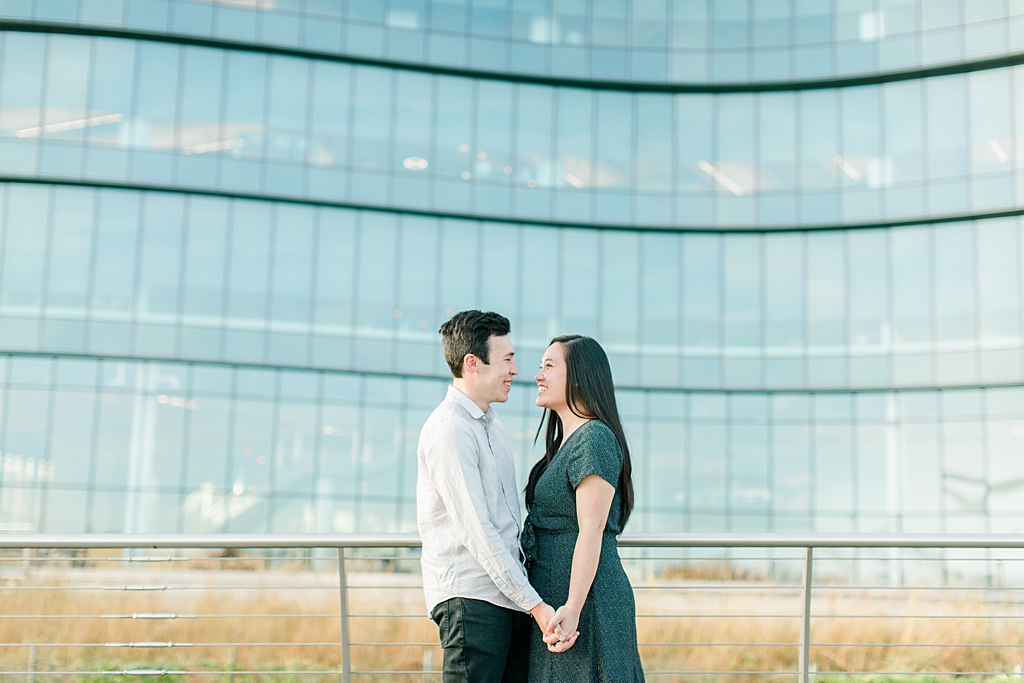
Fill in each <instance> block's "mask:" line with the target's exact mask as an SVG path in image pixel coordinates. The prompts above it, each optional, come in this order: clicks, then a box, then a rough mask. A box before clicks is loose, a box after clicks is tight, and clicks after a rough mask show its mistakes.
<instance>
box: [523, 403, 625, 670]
mask: <svg viewBox="0 0 1024 683" xmlns="http://www.w3.org/2000/svg"><path fill="white" fill-rule="evenodd" d="M621 470H622V450H621V449H620V448H619V442H618V440H617V439H616V438H615V434H614V433H613V432H612V430H611V429H609V428H608V426H607V425H605V424H604V423H603V422H599V421H597V420H591V421H590V422H587V423H586V424H584V425H583V426H581V427H580V428H578V429H577V430H576V431H575V432H573V433H572V434H570V435H569V438H568V439H566V440H565V442H564V443H562V447H561V448H560V449H559V450H558V453H557V454H556V455H555V457H554V458H553V459H552V461H551V464H550V465H548V468H547V470H545V472H544V474H543V476H541V478H540V479H539V480H538V481H537V487H536V489H535V491H534V498H533V505H532V507H531V508H530V514H529V515H528V516H527V518H526V522H525V523H524V525H523V535H522V539H521V540H522V546H523V551H524V552H525V553H526V558H527V563H528V566H529V574H530V583H531V584H532V585H533V587H534V588H535V589H536V590H537V592H538V593H540V596H541V597H542V598H544V602H546V603H548V604H549V605H551V606H552V607H555V608H556V609H557V608H558V607H560V606H561V605H564V604H565V602H566V601H567V600H568V599H569V578H570V575H571V573H572V556H573V552H574V551H575V548H576V538H577V536H578V535H579V522H578V520H577V517H576V487H577V486H578V485H579V483H580V482H581V481H583V478H584V477H586V476H587V475H590V474H596V475H598V476H600V477H601V478H602V479H604V480H605V481H607V482H608V483H609V484H611V485H612V486H614V487H615V498H614V499H613V500H612V505H611V509H610V510H609V512H608V521H607V523H606V525H605V530H604V536H603V539H602V543H601V556H600V560H599V561H598V565H597V574H596V576H595V577H594V583H593V585H592V586H591V588H590V593H589V594H588V595H587V600H586V602H585V603H584V604H583V609H582V610H581V611H580V625H579V632H580V635H579V638H578V639H577V641H576V644H575V645H573V647H571V648H570V649H569V650H566V651H565V652H561V653H554V652H550V651H549V650H548V648H547V645H546V644H545V643H544V640H543V634H542V633H541V631H540V629H538V628H534V629H533V635H532V637H531V640H530V679H529V680H530V683H637V682H641V681H643V680H644V672H643V667H642V666H641V664H640V653H639V651H638V650H637V644H636V605H635V603H634V601H633V588H632V586H630V584H629V579H628V578H626V573H625V572H624V571H623V569H622V562H621V561H620V560H619V552H618V548H617V547H616V543H615V537H616V536H618V535H619V533H621V531H622V525H621V524H620V520H621V519H622V499H621V495H620V491H619V490H618V485H619V473H620V472H621Z"/></svg>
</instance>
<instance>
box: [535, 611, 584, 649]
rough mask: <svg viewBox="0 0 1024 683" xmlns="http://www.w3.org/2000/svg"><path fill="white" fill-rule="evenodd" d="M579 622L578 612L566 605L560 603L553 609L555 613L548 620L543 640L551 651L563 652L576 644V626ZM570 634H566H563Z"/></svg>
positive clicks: (578, 633)
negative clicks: (559, 605)
mask: <svg viewBox="0 0 1024 683" xmlns="http://www.w3.org/2000/svg"><path fill="white" fill-rule="evenodd" d="M579 624H580V615H579V612H577V611H576V610H574V609H572V608H571V607H569V606H568V605H562V606H561V607H559V608H558V609H557V610H555V615H554V616H553V617H551V621H550V622H548V628H547V629H546V630H545V631H544V642H545V643H547V645H548V650H550V651H551V652H565V651H566V650H568V649H569V648H570V647H572V646H573V645H575V644H576V639H577V638H579V635H580V632H579V631H577V630H576V629H577V627H578V626H579ZM567 633H568V634H572V635H569V636H566V635H565V634H567Z"/></svg>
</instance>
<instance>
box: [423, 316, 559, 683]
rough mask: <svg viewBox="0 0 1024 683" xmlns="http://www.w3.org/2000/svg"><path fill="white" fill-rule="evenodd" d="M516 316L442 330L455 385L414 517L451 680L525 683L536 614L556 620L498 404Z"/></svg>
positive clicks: (429, 430) (433, 435) (429, 434)
mask: <svg viewBox="0 0 1024 683" xmlns="http://www.w3.org/2000/svg"><path fill="white" fill-rule="evenodd" d="M509 329H510V326H509V322H508V319H507V318H505V317H503V316H501V315H498V314H497V313H482V312H480V311H463V312H462V313H459V314H457V315H455V316H454V317H453V318H452V319H451V320H449V321H448V322H446V323H445V324H444V325H442V326H441V330H440V332H441V336H442V338H443V341H444V356H445V360H446V361H447V362H448V366H449V367H450V368H451V371H452V384H451V386H449V387H448V395H447V396H446V397H445V399H444V401H442V402H441V405H439V406H438V407H437V409H435V410H434V412H433V413H431V415H430V417H429V418H428V419H427V422H426V424H424V425H423V430H422V431H421V432H420V441H419V448H418V449H417V461H418V473H417V480H416V512H417V519H418V525H419V531H420V538H421V539H422V541H423V555H422V560H421V564H422V566H423V593H424V597H425V598H426V601H427V610H428V611H429V613H430V618H431V619H433V620H434V622H435V623H436V624H437V626H438V631H439V633H440V636H441V647H442V649H443V651H444V674H443V681H444V683H519V682H523V683H525V681H526V680H527V672H528V652H529V640H530V628H531V624H530V617H529V615H528V614H527V613H529V614H532V615H533V618H534V619H536V620H537V623H538V624H539V625H540V627H541V630H544V629H545V627H546V626H547V624H548V621H550V619H551V617H552V616H553V615H554V610H553V609H552V608H551V607H550V606H549V605H547V604H546V603H544V602H543V601H542V600H541V598H540V596H539V595H537V592H536V591H535V590H533V588H532V587H531V586H530V583H529V581H528V580H527V577H526V571H525V569H524V568H523V564H522V560H521V558H522V555H521V553H520V549H519V533H520V518H519V492H518V488H517V486H516V475H515V465H514V462H513V458H512V445H511V443H510V442H509V439H508V434H506V433H505V428H504V427H503V426H502V424H501V422H499V421H498V417H497V415H495V413H494V409H493V408H491V407H490V406H491V403H494V402H497V403H504V402H505V401H507V400H508V394H509V391H510V389H511V386H512V379H513V378H514V377H515V376H516V375H517V374H519V370H518V369H517V368H516V364H515V361H514V360H513V356H514V355H515V351H514V350H513V348H512V341H511V340H510V339H509V337H508V334H509Z"/></svg>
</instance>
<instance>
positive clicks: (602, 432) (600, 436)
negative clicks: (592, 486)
mask: <svg viewBox="0 0 1024 683" xmlns="http://www.w3.org/2000/svg"><path fill="white" fill-rule="evenodd" d="M580 429H581V430H586V431H585V432H581V433H580V434H579V435H578V436H577V439H576V443H574V444H572V446H573V448H572V453H571V454H570V456H571V457H570V458H569V461H568V463H567V464H568V473H569V481H570V482H571V483H572V486H573V488H576V487H577V486H579V485H580V482H581V481H583V479H584V478H585V477H587V476H589V475H591V474H596V475H598V476H599V477H601V478H602V479H604V480H605V481H606V482H608V483H609V484H611V485H612V486H614V487H615V488H616V489H618V487H619V473H620V472H621V471H622V449H621V448H620V447H619V440H618V439H616V438H615V434H614V432H612V430H611V429H609V428H608V426H607V425H606V424H604V423H603V422H598V421H597V420H594V421H593V422H589V423H587V424H585V425H583V426H582V427H580Z"/></svg>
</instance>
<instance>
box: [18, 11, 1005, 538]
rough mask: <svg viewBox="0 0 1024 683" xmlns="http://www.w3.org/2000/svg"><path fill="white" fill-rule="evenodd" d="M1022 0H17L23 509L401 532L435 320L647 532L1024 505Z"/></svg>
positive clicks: (101, 526)
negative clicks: (601, 377) (628, 479)
mask: <svg viewBox="0 0 1024 683" xmlns="http://www.w3.org/2000/svg"><path fill="white" fill-rule="evenodd" d="M1022 131H1024V5H1021V4H1020V3H1017V2H1011V3H1006V2H1003V1H1002V0H999V1H990V0H830V1H829V2H803V1H802V0H797V1H790V0H781V1H778V2H776V1H774V0H764V1H763V2H762V0H758V1H757V2H752V1H748V0H728V1H727V0H716V1H715V2H711V1H710V0H652V1H650V2H628V1H627V0H387V1H383V0H380V1H378V0H373V1H364V0H345V1H342V2H333V1H332V2H327V1H326V0H276V2H275V1H273V0H214V1H211V0H206V1H205V2H203V1H200V0H117V1H115V0H34V1H32V0H0V389H2V394H0V401H2V412H0V453H2V475H0V476H2V478H0V530H5V531H29V530H34V531H46V532H120V531H125V532H176V531H190V532H199V531H204V532H205V531H233V532H247V531H252V532H256V531H260V532H262V531H298V532H313V531H318V532H329V531H338V532H343V531H408V530H412V529H414V528H415V500H414V498H415V491H414V488H415V467H416V459H415V447H416V440H417V437H418V433H419V428H420V425H421V424H422V422H423V421H424V419H425V418H426V416H427V415H428V414H429V412H430V411H431V410H432V409H433V407H434V406H435V405H436V404H437V403H438V402H439V401H440V399H441V398H442V397H443V395H444V391H445V384H446V381H447V368H446V366H445V365H444V362H443V358H442V353H441V348H440V340H439V337H438V334H437V329H438V327H439V326H440V324H441V323H442V322H443V321H444V320H446V319H447V318H448V317H449V316H451V315H452V314H453V313H454V312H455V311H458V310H463V309H467V308H481V309H485V310H497V311H500V312H502V313H504V314H505V315H507V316H508V317H509V318H510V319H511V321H512V325H513V338H514V342H515V343H516V346H517V351H518V352H517V358H518V360H519V362H520V368H521V370H522V373H523V374H522V383H521V384H520V385H519V388H518V389H515V388H514V390H513V394H512V398H511V400H510V402H509V403H508V404H506V405H504V406H500V407H499V414H500V415H501V416H502V419H503V421H504V422H505V424H506V426H507V427H508V428H509V430H510V433H511V436H512V438H513V442H514V444H515V446H516V448H517V452H518V454H519V466H520V471H519V474H520V478H521V480H522V481H525V474H526V472H527V470H528V468H529V466H530V465H531V464H532V462H533V461H534V460H535V459H536V458H537V457H539V450H538V448H537V447H535V446H534V444H533V438H534V434H535V432H536V429H537V424H538V422H539V419H540V414H539V411H538V410H537V409H536V408H535V407H534V406H533V404H532V396H533V391H532V390H531V388H530V387H531V382H530V379H531V378H532V375H533V368H534V367H535V362H537V361H539V358H540V354H541V352H542V350H543V349H544V348H545V347H546V345H547V342H548V340H549V339H550V338H551V337H552V336H554V335H556V334H563V333H570V332H574V333H582V334H588V335H592V336H594V337H596V338H597V339H598V340H599V341H601V343H602V344H603V345H604V346H605V348H606V349H607V350H608V352H609V355H610V357H611V360H612V364H613V371H614V374H615V378H616V381H617V384H618V385H619V400H620V405H621V408H622V410H623V412H624V414H625V418H626V423H627V429H628V434H629V437H630V439H631V444H632V449H633V452H634V458H635V465H634V468H635V469H634V473H635V477H636V487H637V509H636V513H635V514H634V517H633V519H634V521H633V523H632V525H631V528H632V529H633V530H634V531H823V532H827V531H850V532H857V531H862V532H874V531H879V532H880V531H893V532H901V531H904V532H930V531H936V532H937V531H994V532H996V531H1024V505H1022V504H1021V495H1022V492H1024V458H1022V457H1021V453H1022V452H1024V222H1022V218H1021V216H1022V214H1024V142H1022V141H1021V137H1022V135H1024V132H1022Z"/></svg>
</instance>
